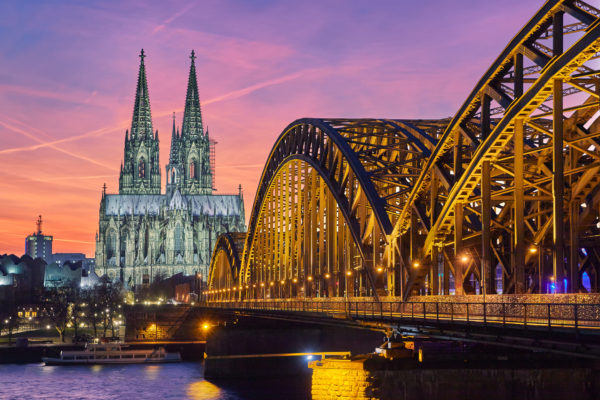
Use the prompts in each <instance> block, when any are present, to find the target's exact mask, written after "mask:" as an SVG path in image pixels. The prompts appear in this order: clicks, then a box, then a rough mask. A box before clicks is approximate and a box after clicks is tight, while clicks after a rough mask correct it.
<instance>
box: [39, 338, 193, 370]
mask: <svg viewBox="0 0 600 400" xmlns="http://www.w3.org/2000/svg"><path fill="white" fill-rule="evenodd" d="M42 361H43V362H44V363H45V364H46V365H80V364H147V363H173V362H180V361H181V354H179V353H168V352H167V351H165V348H164V347H158V348H155V349H137V350H133V349H128V348H127V345H123V344H121V343H102V344H93V343H88V344H87V345H86V347H85V348H84V349H83V350H63V351H61V352H60V356H59V357H43V358H42Z"/></svg>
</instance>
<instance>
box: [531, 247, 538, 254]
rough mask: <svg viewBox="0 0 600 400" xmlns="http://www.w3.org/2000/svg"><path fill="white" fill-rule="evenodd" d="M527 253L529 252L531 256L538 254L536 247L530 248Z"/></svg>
mask: <svg viewBox="0 0 600 400" xmlns="http://www.w3.org/2000/svg"><path fill="white" fill-rule="evenodd" d="M529 252H530V253H531V254H535V253H537V252H538V249H537V247H535V246H531V247H530V248H529Z"/></svg>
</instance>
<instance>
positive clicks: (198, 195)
mask: <svg viewBox="0 0 600 400" xmlns="http://www.w3.org/2000/svg"><path fill="white" fill-rule="evenodd" d="M145 57H146V56H145V54H144V50H142V52H141V53H140V59H141V61H140V69H139V74H138V81H137V89H136V93H135V104H134V107H133V119H132V122H131V130H127V131H126V132H125V154H124V160H123V162H122V163H121V173H120V176H119V194H108V193H106V185H105V187H104V190H103V192H102V199H101V200H100V222H99V229H98V232H97V234H96V272H97V273H98V274H99V275H104V274H105V275H108V276H109V277H110V278H112V279H119V280H121V281H122V282H124V283H126V284H127V285H128V286H129V287H130V288H134V287H136V286H138V287H139V285H147V284H149V283H151V282H153V281H154V280H155V278H156V277H158V276H160V277H170V276H172V275H174V274H177V273H184V274H186V275H192V274H202V277H203V279H206V277H207V275H208V268H209V266H210V257H211V253H212V248H213V245H214V243H215V242H216V239H217V237H218V235H219V234H221V233H224V232H228V231H238V232H242V231H245V230H246V227H245V217H244V201H243V197H242V189H241V186H240V189H239V193H238V194H233V195H222V194H214V193H213V192H214V191H215V188H214V185H213V174H214V157H211V152H212V151H213V148H212V146H213V145H214V144H212V143H211V141H210V139H209V134H208V130H207V131H206V132H205V131H204V127H203V124H202V113H201V110H200V100H199V96H198V83H197V81H196V66H195V62H194V60H195V56H194V52H193V51H192V55H191V57H190V58H191V60H192V62H191V66H190V75H189V79H188V87H187V95H186V98H185V109H184V112H183V124H182V126H181V130H180V129H179V128H178V127H177V126H176V123H175V115H173V132H172V135H171V149H170V155H169V163H168V164H167V166H166V178H167V181H166V193H165V194H162V193H161V168H160V161H159V139H158V131H154V132H153V129H152V116H151V113H150V99H149V96H148V83H147V81H146V67H145V64H144V58H145Z"/></svg>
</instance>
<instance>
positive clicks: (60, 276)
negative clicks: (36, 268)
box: [44, 260, 98, 289]
mask: <svg viewBox="0 0 600 400" xmlns="http://www.w3.org/2000/svg"><path fill="white" fill-rule="evenodd" d="M97 283H98V275H96V273H95V272H94V271H91V272H88V271H87V270H86V269H85V268H83V261H81V260H79V261H66V262H65V263H63V264H58V263H52V264H48V265H47V266H46V268H45V270H44V287H45V288H47V289H52V288H60V287H67V286H73V287H81V288H90V287H93V286H94V285H96V284H97Z"/></svg>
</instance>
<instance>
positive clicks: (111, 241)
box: [106, 230, 117, 261]
mask: <svg viewBox="0 0 600 400" xmlns="http://www.w3.org/2000/svg"><path fill="white" fill-rule="evenodd" d="M116 255H117V234H116V233H115V231H114V230H111V231H110V232H109V233H108V235H107V237H106V260H107V261H109V260H110V259H111V258H113V257H116Z"/></svg>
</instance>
